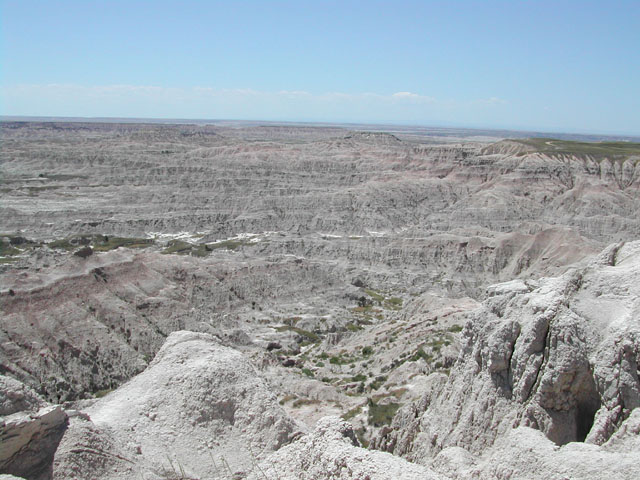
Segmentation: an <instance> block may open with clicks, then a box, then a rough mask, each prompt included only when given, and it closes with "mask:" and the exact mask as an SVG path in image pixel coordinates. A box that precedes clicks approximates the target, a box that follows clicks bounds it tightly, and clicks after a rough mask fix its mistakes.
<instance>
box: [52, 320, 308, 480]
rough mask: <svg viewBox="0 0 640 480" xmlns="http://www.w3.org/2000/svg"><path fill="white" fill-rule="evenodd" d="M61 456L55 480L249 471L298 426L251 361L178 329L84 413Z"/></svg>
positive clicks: (204, 336)
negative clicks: (85, 416) (128, 377)
mask: <svg viewBox="0 0 640 480" xmlns="http://www.w3.org/2000/svg"><path fill="white" fill-rule="evenodd" d="M85 412H86V414H88V416H89V419H82V418H77V419H74V421H73V422H72V423H71V425H70V428H69V430H68V432H67V433H66V435H65V437H64V440H63V442H62V444H61V447H60V450H59V453H58V454H56V460H55V468H54V478H59V479H63V478H70V477H74V478H78V479H82V478H86V479H90V478H96V477H99V478H131V476H132V475H133V476H139V475H140V474H141V473H145V472H150V473H153V472H155V473H156V474H160V473H161V472H171V470H172V469H175V470H176V471H178V470H183V471H184V475H185V476H187V477H188V478H192V477H193V478H212V477H215V476H216V475H217V474H219V473H220V472H219V467H221V466H222V465H225V464H226V465H228V466H229V468H230V469H231V470H232V471H233V472H236V471H245V472H246V471H249V470H250V469H251V467H252V465H253V462H257V461H258V460H260V459H261V458H263V457H264V456H265V455H266V454H268V453H269V452H272V451H273V450H276V449H278V448H280V447H281V446H283V445H284V444H286V443H288V442H289V441H291V439H292V438H293V437H294V435H295V434H296V432H297V431H298V428H299V427H298V425H296V423H295V422H294V421H293V420H291V419H290V418H289V417H288V416H287V415H286V414H285V413H284V411H283V410H282V409H281V407H280V406H279V405H278V404H277V401H276V397H275V395H274V394H273V393H272V392H271V391H270V389H269V387H268V385H267V384H266V383H265V382H264V381H263V380H262V379H261V378H260V376H259V375H258V373H257V372H256V371H255V369H254V368H253V367H252V366H251V365H250V364H249V362H248V361H247V360H246V359H245V358H244V357H243V355H242V354H241V353H240V352H238V351H236V350H233V349H231V348H227V347H223V346H222V345H220V344H219V343H218V342H217V341H216V340H215V339H214V337H212V336H211V335H207V334H202V333H194V332H185V331H181V332H175V333H172V334H171V335H170V336H169V337H168V338H167V341H166V342H165V344H164V345H163V347H162V348H161V349H160V351H159V352H158V354H157V355H156V357H155V359H154V360H153V362H152V363H151V364H150V365H149V367H148V368H147V369H146V370H145V371H144V372H143V373H141V374H140V375H138V376H136V377H134V378H133V379H132V380H131V381H129V382H128V383H127V384H125V385H123V386H122V387H120V388H119V389H117V390H116V391H114V392H112V393H110V394H108V395H107V396H106V397H104V398H103V399H100V400H98V401H97V402H96V403H95V404H94V405H93V406H91V407H89V408H87V409H86V410H85Z"/></svg>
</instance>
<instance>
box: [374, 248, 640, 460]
mask: <svg viewBox="0 0 640 480" xmlns="http://www.w3.org/2000/svg"><path fill="white" fill-rule="evenodd" d="M639 288H640V242H632V243H628V244H624V245H612V246H611V247H609V248H608V249H606V250H605V251H604V252H603V253H602V254H600V255H599V256H598V257H597V258H596V259H595V260H594V261H593V262H592V263H591V264H590V265H589V266H587V267H584V268H579V269H571V270H569V271H568V272H567V273H565V274H564V275H562V276H560V277H555V278H544V279H541V280H539V281H537V282H533V281H530V282H523V281H512V282H508V283H506V284H499V285H495V286H492V287H491V288H489V291H488V293H489V298H488V299H487V300H486V301H485V302H484V303H483V306H482V307H481V308H480V309H479V310H477V311H476V312H474V313H473V314H472V315H471V317H470V320H469V322H468V323H467V325H466V327H465V330H464V331H463V336H464V337H465V342H464V344H463V346H462V349H461V351H460V355H459V358H458V362H457V364H456V366H455V367H454V369H453V370H452V372H451V376H450V377H449V378H448V379H446V378H444V377H443V378H441V379H440V382H439V385H440V386H439V388H438V387H436V388H433V389H432V391H431V392H430V393H429V394H427V395H425V397H424V398H423V399H422V400H421V401H420V402H418V403H416V404H412V405H409V406H407V407H405V408H404V409H403V410H402V411H401V412H400V413H399V414H398V415H397V416H396V418H395V419H394V422H393V425H392V428H391V429H390V430H389V431H387V432H385V434H384V435H382V436H381V437H380V438H378V440H377V442H376V445H377V446H378V447H380V448H383V449H387V450H389V451H392V452H395V453H397V454H400V455H404V456H406V457H407V458H409V459H412V460H414V461H417V462H423V463H428V462H430V461H431V459H432V458H433V457H434V456H436V455H437V454H438V453H439V452H440V451H442V450H443V449H445V448H447V447H463V448H465V449H466V450H468V451H469V452H472V453H474V454H481V453H483V452H485V451H486V450H487V449H488V448H490V447H491V446H492V445H493V444H494V442H496V441H497V440H498V439H501V438H504V437H505V436H506V435H509V432H510V431H511V429H513V428H514V427H517V426H523V427H532V428H535V429H536V430H539V431H541V432H542V433H543V434H544V435H545V436H546V438H548V439H549V440H550V441H551V442H553V443H554V444H556V445H565V444H567V443H569V442H586V443H589V444H592V445H603V444H606V442H608V441H610V439H611V438H612V436H614V435H615V433H616V432H617V431H618V430H619V429H620V428H622V427H621V426H622V425H625V422H626V421H627V419H628V418H630V416H631V415H632V413H633V412H634V411H635V410H636V409H637V407H638V406H640V381H639V380H638V365H639V364H640V304H639V303H638V299H639V298H640V290H639ZM636 413H637V412H636ZM634 425H635V424H634ZM625 428H626V429H627V430H629V431H634V429H635V427H632V426H627V427H625ZM522 435H524V436H525V437H526V436H527V435H529V436H530V435H531V434H529V433H523V434H522ZM614 443H615V442H614ZM545 448H551V447H545ZM571 448H577V447H571ZM585 448H586V447H585ZM608 448H609V447H608ZM585 451H586V450H585ZM496 455H497V453H496Z"/></svg>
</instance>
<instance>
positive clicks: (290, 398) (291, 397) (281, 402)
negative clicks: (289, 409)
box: [278, 394, 298, 405]
mask: <svg viewBox="0 0 640 480" xmlns="http://www.w3.org/2000/svg"><path fill="white" fill-rule="evenodd" d="M296 398H298V396H297V395H290V394H289V395H285V396H284V397H283V398H282V399H281V400H280V401H279V402H278V403H279V404H280V405H284V404H285V403H287V402H290V401H291V400H295V399H296Z"/></svg>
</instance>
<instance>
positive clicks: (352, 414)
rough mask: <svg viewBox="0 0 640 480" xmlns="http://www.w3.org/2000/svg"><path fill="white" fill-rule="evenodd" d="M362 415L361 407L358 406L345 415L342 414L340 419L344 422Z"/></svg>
mask: <svg viewBox="0 0 640 480" xmlns="http://www.w3.org/2000/svg"><path fill="white" fill-rule="evenodd" d="M361 413H362V405H358V406H357V407H355V408H352V409H351V410H349V411H348V412H346V413H343V414H342V415H341V416H340V418H342V419H343V420H345V421H349V420H351V419H352V418H353V417H355V416H357V415H360V414H361Z"/></svg>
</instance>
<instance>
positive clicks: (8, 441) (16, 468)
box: [0, 406, 68, 480]
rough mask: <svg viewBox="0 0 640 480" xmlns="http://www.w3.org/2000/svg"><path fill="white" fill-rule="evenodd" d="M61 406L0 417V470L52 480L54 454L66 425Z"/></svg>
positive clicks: (66, 419)
mask: <svg viewBox="0 0 640 480" xmlns="http://www.w3.org/2000/svg"><path fill="white" fill-rule="evenodd" d="M67 421H68V418H67V414H66V413H65V412H64V411H63V410H62V409H61V408H60V406H49V407H45V408H43V409H41V410H39V411H37V412H35V413H31V414H28V413H26V412H24V413H15V414H13V415H10V416H7V417H1V418H0V445H1V446H2V448H0V473H6V474H11V475H16V476H19V477H24V478H26V479H27V480H49V479H50V478H51V474H52V464H53V456H54V453H55V451H56V449H57V447H58V444H59V443H60V439H61V438H62V435H63V434H64V432H65V430H66V428H67Z"/></svg>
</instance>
